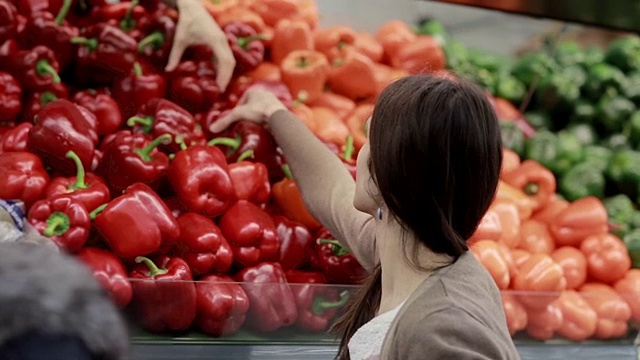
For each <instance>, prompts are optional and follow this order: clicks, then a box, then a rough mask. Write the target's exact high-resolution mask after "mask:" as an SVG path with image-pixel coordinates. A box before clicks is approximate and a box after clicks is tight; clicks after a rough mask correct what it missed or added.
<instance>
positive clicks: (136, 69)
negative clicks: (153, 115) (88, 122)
mask: <svg viewBox="0 0 640 360" xmlns="http://www.w3.org/2000/svg"><path fill="white" fill-rule="evenodd" d="M166 90H167V84H166V82H165V80H164V78H163V77H162V76H160V75H159V74H156V73H152V72H146V73H145V72H144V70H143V68H142V66H141V65H140V64H139V63H137V62H136V63H134V64H133V71H132V72H131V73H130V74H129V75H128V76H125V77H122V78H120V79H118V80H117V81H116V83H115V84H114V86H113V97H114V99H115V100H116V101H117V102H118V105H120V110H121V111H122V115H123V116H124V118H125V119H128V118H130V117H132V116H133V115H135V114H136V113H137V112H138V110H140V108H141V107H142V106H143V105H144V104H146V103H147V102H149V101H150V100H152V99H156V98H163V97H164V95H165V92H166Z"/></svg>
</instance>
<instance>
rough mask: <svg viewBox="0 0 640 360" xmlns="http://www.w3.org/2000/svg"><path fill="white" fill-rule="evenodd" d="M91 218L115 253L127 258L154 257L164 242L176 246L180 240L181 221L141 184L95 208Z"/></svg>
mask: <svg viewBox="0 0 640 360" xmlns="http://www.w3.org/2000/svg"><path fill="white" fill-rule="evenodd" d="M141 214H146V215H145V216H141ZM91 217H92V218H93V219H94V223H95V226H96V229H98V231H99V232H100V233H101V234H102V236H103V237H104V239H105V240H106V242H107V244H109V246H110V247H111V249H112V250H113V252H114V253H116V255H118V256H120V257H123V258H125V259H133V258H135V257H136V256H142V255H147V254H151V253H153V252H155V251H157V250H158V249H160V246H161V245H162V243H163V242H166V243H169V244H171V243H175V242H176V241H177V240H178V239H179V237H180V226H179V225H178V221H177V220H176V218H175V217H173V214H171V211H169V209H168V208H167V205H165V204H164V203H163V202H162V200H160V198H159V197H158V195H157V194H156V193H155V192H153V190H151V188H150V187H148V186H147V185H144V184H140V183H138V184H134V185H131V186H129V187H128V188H127V189H126V190H125V191H124V194H123V195H121V196H120V197H117V198H115V199H113V200H111V202H109V203H108V204H107V205H106V206H105V205H102V206H100V207H98V208H97V209H95V210H94V211H93V212H92V213H91ZM131 239H135V241H132V240H131ZM187 268H188V266H187Z"/></svg>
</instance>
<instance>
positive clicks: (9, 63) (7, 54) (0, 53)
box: [0, 39, 20, 71]
mask: <svg viewBox="0 0 640 360" xmlns="http://www.w3.org/2000/svg"><path fill="white" fill-rule="evenodd" d="M19 51H20V48H19V47H18V42H17V41H16V40H14V39H9V40H6V41H5V42H4V43H0V71H9V70H11V69H12V68H13V66H14V65H13V60H14V58H15V56H16V55H17V54H18V52H19Z"/></svg>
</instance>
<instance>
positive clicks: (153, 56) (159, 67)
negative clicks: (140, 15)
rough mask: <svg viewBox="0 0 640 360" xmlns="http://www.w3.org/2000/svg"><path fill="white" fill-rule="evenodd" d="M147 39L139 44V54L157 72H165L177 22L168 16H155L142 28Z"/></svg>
mask: <svg viewBox="0 0 640 360" xmlns="http://www.w3.org/2000/svg"><path fill="white" fill-rule="evenodd" d="M141 27H142V30H143V32H144V34H145V37H144V38H143V39H142V40H140V41H139V42H138V54H139V55H141V56H142V57H143V58H144V59H145V60H147V62H148V63H149V64H150V65H151V67H153V70H155V71H157V72H161V71H164V67H165V66H166V65H167V62H168V61H169V54H170V53H171V44H173V37H174V36H175V33H176V22H175V21H174V20H173V19H172V18H171V17H170V16H168V15H166V14H162V15H159V16H153V17H151V19H150V20H149V21H148V22H146V23H145V24H144V25H142V26H141Z"/></svg>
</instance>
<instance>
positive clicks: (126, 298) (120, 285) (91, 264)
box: [76, 247, 133, 309]
mask: <svg viewBox="0 0 640 360" xmlns="http://www.w3.org/2000/svg"><path fill="white" fill-rule="evenodd" d="M76 256H77V257H78V259H80V261H82V262H83V263H84V264H85V265H86V266H87V267H88V268H89V269H90V270H91V272H92V273H93V277H94V278H95V279H96V281H98V283H100V285H101V286H102V288H103V289H105V290H106V291H107V292H108V293H109V296H110V297H111V300H113V302H114V303H115V304H116V305H117V306H118V307H119V308H120V309H124V308H125V307H127V305H129V303H130V302H131V298H132V297H133V289H132V287H131V282H130V281H129V277H128V275H127V270H126V269H125V268H124V265H123V264H122V261H120V259H118V257H117V256H115V255H114V254H113V253H112V252H110V251H106V250H102V249H98V248H95V247H85V248H84V249H82V250H80V252H78V254H76Z"/></svg>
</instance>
